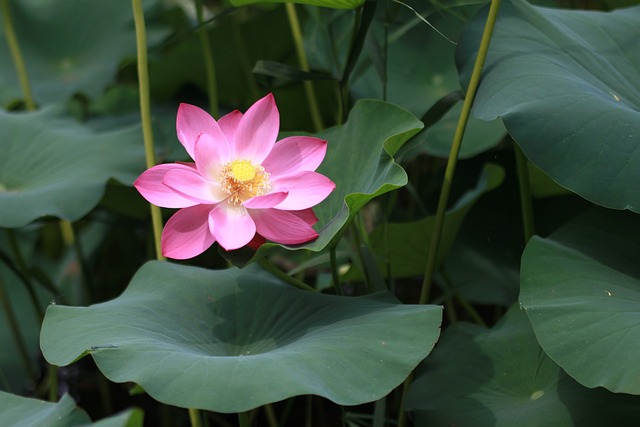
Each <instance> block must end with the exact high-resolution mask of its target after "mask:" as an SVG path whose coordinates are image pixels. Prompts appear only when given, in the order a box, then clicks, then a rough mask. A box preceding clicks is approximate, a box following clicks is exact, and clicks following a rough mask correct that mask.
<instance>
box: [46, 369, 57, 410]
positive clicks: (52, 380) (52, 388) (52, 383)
mask: <svg viewBox="0 0 640 427" xmlns="http://www.w3.org/2000/svg"><path fill="white" fill-rule="evenodd" d="M48 371H49V396H48V399H49V402H57V401H58V367H57V366H55V365H49V367H48Z"/></svg>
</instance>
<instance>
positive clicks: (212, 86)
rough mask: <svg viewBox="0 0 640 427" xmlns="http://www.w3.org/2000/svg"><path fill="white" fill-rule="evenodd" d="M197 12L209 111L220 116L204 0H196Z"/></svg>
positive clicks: (215, 116) (214, 115)
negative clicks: (205, 23)
mask: <svg viewBox="0 0 640 427" xmlns="http://www.w3.org/2000/svg"><path fill="white" fill-rule="evenodd" d="M196 14H197V15H198V27H199V29H198V33H199V35H200V45H201V46H202V58H203V59H204V67H205V73H206V76H207V95H208V97H209V113H211V115H212V116H213V117H214V118H216V119H217V118H218V117H219V115H220V110H219V108H218V85H217V83H216V68H215V64H214V62H213V55H212V53H211V52H212V50H211V43H210V41H209V35H208V34H207V28H206V26H205V25H204V16H203V15H204V5H203V4H202V0H196Z"/></svg>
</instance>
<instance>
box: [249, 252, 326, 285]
mask: <svg viewBox="0 0 640 427" xmlns="http://www.w3.org/2000/svg"><path fill="white" fill-rule="evenodd" d="M258 264H260V267H262V268H264V269H265V270H267V271H268V272H269V273H271V274H273V275H274V276H276V277H277V278H279V279H282V280H283V281H285V282H287V283H288V284H290V285H292V286H295V287H296V288H299V289H302V290H304V291H312V292H317V290H316V289H314V288H312V287H311V286H309V285H307V284H306V283H304V282H303V281H302V280H298V279H296V278H295V277H292V276H289V275H288V274H287V273H285V272H284V271H282V270H280V269H279V268H278V267H276V266H275V265H274V264H273V263H272V262H271V261H269V260H268V259H266V258H262V259H261V260H259V261H258Z"/></svg>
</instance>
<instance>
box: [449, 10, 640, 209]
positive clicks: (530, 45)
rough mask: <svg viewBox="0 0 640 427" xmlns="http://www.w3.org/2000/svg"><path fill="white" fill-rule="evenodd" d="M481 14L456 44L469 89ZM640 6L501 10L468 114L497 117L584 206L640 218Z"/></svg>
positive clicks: (525, 149)
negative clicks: (639, 186)
mask: <svg viewBox="0 0 640 427" xmlns="http://www.w3.org/2000/svg"><path fill="white" fill-rule="evenodd" d="M485 18H486V10H485V13H483V14H479V16H477V18H476V19H474V20H473V21H472V22H471V23H470V24H469V26H468V28H467V31H465V33H464V34H463V36H462V38H461V43H460V45H459V50H458V52H457V53H458V59H459V60H460V64H461V65H460V68H461V78H462V80H465V81H468V78H469V75H470V73H471V68H472V67H473V62H474V60H475V52H476V51H477V46H478V43H479V41H480V36H481V33H482V28H483V26H484V22H485ZM638 20H640V7H634V8H629V9H624V10H617V11H614V12H608V13H604V12H591V11H567V10H557V9H546V8H541V7H534V6H531V5H529V4H528V3H526V2H524V1H523V0H508V1H505V2H503V4H502V7H501V10H500V13H499V16H498V20H497V22H496V27H495V31H494V35H493V39H492V41H491V47H490V49H489V54H488V57H487V62H486V65H485V71H484V72H483V75H482V81H481V83H480V87H479V88H478V94H477V97H476V100H475V106H474V112H475V115H476V116H477V117H479V118H481V119H485V120H492V119H495V118H496V117H502V119H503V120H504V123H505V126H506V128H507V130H508V131H509V133H510V134H511V135H512V136H513V137H514V139H515V140H516V141H517V142H518V144H519V145H520V146H521V147H522V150H523V151H524V153H525V155H526V156H527V157H528V158H529V160H531V161H532V162H533V163H534V164H536V165H537V166H538V167H540V168H541V169H542V170H543V171H544V172H545V173H546V174H547V175H549V176H550V177H551V178H552V179H553V180H554V181H556V182H558V183H559V184H560V185H562V186H564V187H566V188H568V189H570V190H571V191H573V192H575V193H578V194H579V195H580V196H582V197H584V198H585V199H587V200H589V201H592V202H594V203H597V204H599V205H603V206H606V207H611V208H617V209H630V210H633V211H636V212H638V211H640V192H638V191H636V185H637V183H638V182H639V181H640V149H639V148H638V144H637V141H638V138H639V137H640V84H639V83H638V82H639V81H640V72H639V71H638V70H640V43H638V34H639V31H638Z"/></svg>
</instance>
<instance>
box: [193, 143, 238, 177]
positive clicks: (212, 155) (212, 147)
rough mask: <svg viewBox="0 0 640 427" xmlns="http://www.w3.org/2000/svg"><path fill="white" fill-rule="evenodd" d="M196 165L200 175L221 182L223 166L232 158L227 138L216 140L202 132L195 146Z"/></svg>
mask: <svg viewBox="0 0 640 427" xmlns="http://www.w3.org/2000/svg"><path fill="white" fill-rule="evenodd" d="M194 159H195V161H196V166H197V167H198V171H199V172H200V175H202V176H203V177H204V178H206V179H209V180H211V181H216V182H220V171H221V170H222V166H223V165H224V164H225V163H227V162H228V161H230V160H231V154H230V150H229V146H228V144H227V140H226V139H225V140H224V141H220V140H218V141H216V140H214V139H212V138H211V137H210V136H209V135H207V134H202V136H201V137H200V139H199V140H198V142H197V143H196V147H195V157H194Z"/></svg>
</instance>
